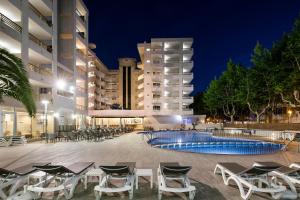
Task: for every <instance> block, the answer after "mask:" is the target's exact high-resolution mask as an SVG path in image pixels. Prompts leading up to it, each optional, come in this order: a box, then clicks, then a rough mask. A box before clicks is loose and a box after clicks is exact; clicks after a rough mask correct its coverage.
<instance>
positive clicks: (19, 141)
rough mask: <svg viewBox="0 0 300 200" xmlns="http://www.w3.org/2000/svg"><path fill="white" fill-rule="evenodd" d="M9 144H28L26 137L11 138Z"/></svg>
mask: <svg viewBox="0 0 300 200" xmlns="http://www.w3.org/2000/svg"><path fill="white" fill-rule="evenodd" d="M9 142H10V144H11V145H25V144H26V143H27V139H26V138H25V136H11V137H10V139H9Z"/></svg>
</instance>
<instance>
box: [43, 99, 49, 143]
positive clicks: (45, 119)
mask: <svg viewBox="0 0 300 200" xmlns="http://www.w3.org/2000/svg"><path fill="white" fill-rule="evenodd" d="M42 104H43V105H44V127H45V128H44V131H45V137H46V142H47V143H48V128H47V127H48V116H47V114H48V113H47V112H48V104H49V101H48V100H42Z"/></svg>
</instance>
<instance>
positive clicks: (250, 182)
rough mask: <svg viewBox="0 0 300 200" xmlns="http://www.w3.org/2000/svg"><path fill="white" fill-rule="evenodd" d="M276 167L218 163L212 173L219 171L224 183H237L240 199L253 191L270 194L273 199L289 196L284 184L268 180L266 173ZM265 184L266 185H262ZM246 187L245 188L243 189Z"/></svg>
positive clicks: (246, 197) (247, 197)
mask: <svg viewBox="0 0 300 200" xmlns="http://www.w3.org/2000/svg"><path fill="white" fill-rule="evenodd" d="M276 168H278V166H277V167H276V166H272V167H259V166H253V167H251V168H246V167H244V166H242V165H239V164H237V163H230V162H228V163H218V164H217V165H216V167H215V170H214V173H215V174H216V173H219V172H220V173H221V174H222V178H223V181H224V184H225V185H229V182H230V181H233V182H235V183H236V184H237V186H238V188H239V191H240V194H241V197H242V199H245V200H246V199H249V198H250V197H251V195H252V193H253V192H258V193H268V194H271V196H272V198H273V199H280V198H282V197H289V195H290V193H286V192H287V189H286V187H285V186H281V185H277V184H276V183H273V182H271V181H270V180H268V179H267V178H268V173H269V172H271V171H273V170H274V169H276ZM263 185H264V186H266V187H263ZM245 189H246V190H245Z"/></svg>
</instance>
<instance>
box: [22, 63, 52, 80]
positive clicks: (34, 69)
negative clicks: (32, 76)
mask: <svg viewBox="0 0 300 200" xmlns="http://www.w3.org/2000/svg"><path fill="white" fill-rule="evenodd" d="M27 66H28V69H29V70H30V71H32V72H36V73H39V74H41V75H43V76H49V77H50V76H52V71H51V69H47V68H44V67H40V66H36V65H34V64H31V63H28V65H27Z"/></svg>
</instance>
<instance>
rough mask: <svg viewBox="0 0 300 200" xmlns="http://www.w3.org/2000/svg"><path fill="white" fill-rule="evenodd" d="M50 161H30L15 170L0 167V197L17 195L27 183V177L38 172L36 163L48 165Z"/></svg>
mask: <svg viewBox="0 0 300 200" xmlns="http://www.w3.org/2000/svg"><path fill="white" fill-rule="evenodd" d="M47 164H49V163H30V164H27V165H24V166H21V167H18V168H15V169H13V170H9V169H5V168H0V198H1V199H9V198H11V197H12V196H15V193H16V191H17V189H18V188H20V187H21V186H22V185H24V184H25V182H26V180H27V177H28V176H29V175H30V174H32V173H34V172H36V171H37V170H36V169H35V167H34V166H35V165H43V166H44V165H47Z"/></svg>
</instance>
